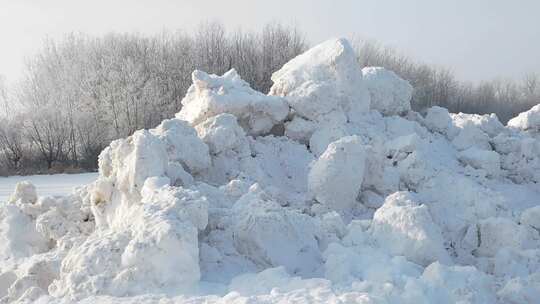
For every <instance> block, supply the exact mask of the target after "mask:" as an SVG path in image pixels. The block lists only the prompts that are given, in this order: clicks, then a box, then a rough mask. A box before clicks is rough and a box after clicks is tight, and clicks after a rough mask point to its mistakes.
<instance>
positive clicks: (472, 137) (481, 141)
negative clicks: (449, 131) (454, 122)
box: [452, 125, 491, 151]
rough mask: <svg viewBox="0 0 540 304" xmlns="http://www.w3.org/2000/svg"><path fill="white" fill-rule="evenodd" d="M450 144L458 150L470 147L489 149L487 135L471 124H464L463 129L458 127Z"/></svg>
mask: <svg viewBox="0 0 540 304" xmlns="http://www.w3.org/2000/svg"><path fill="white" fill-rule="evenodd" d="M452 144H453V145H454V147H456V149H458V150H460V151H462V150H466V149H469V148H471V147H478V148H480V149H483V150H491V145H490V143H489V136H488V135H487V134H486V133H485V132H484V131H482V130H481V129H480V128H478V127H476V126H473V125H466V126H465V127H464V128H463V129H460V130H459V133H458V134H457V136H456V137H455V138H454V139H453V140H452Z"/></svg>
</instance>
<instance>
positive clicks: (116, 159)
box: [99, 130, 178, 194]
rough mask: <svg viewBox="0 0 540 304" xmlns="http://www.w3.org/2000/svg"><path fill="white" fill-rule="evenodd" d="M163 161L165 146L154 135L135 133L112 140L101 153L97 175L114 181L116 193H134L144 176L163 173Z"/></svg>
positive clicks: (141, 132) (164, 161) (142, 132)
mask: <svg viewBox="0 0 540 304" xmlns="http://www.w3.org/2000/svg"><path fill="white" fill-rule="evenodd" d="M165 136H166V135H165ZM173 143H174V142H173ZM176 143H178V142H176ZM173 153H174V154H176V152H173ZM167 159H168V157H167V151H166V148H165V145H164V144H163V142H162V141H161V140H160V139H159V138H158V137H157V136H155V135H153V134H152V133H150V132H149V131H146V130H140V131H136V132H135V133H133V135H132V136H130V137H128V138H127V139H118V140H115V141H113V142H112V143H111V144H110V145H109V146H108V147H107V148H105V150H103V152H101V154H100V155H99V167H100V176H101V178H108V179H112V180H114V182H115V184H116V188H117V189H119V190H120V191H122V192H125V193H131V194H135V193H138V192H139V191H140V189H141V188H142V186H143V184H144V181H145V180H146V179H147V178H148V177H151V176H163V175H164V174H165V172H166V170H167V167H168V161H167Z"/></svg>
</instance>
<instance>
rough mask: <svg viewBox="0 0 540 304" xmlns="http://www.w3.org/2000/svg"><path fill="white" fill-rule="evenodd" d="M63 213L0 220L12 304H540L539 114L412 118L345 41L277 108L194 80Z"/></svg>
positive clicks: (13, 203)
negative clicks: (178, 103) (168, 115)
mask: <svg viewBox="0 0 540 304" xmlns="http://www.w3.org/2000/svg"><path fill="white" fill-rule="evenodd" d="M192 80H193V85H192V86H191V87H190V89H189V91H188V92H187V94H186V96H185V98H184V99H183V100H182V104H183V108H182V110H181V111H180V113H178V114H177V116H176V118H172V119H168V120H165V121H163V122H162V123H161V124H160V125H159V126H157V127H156V128H154V129H151V130H139V131H136V132H135V133H134V134H133V135H131V136H130V137H128V138H125V139H119V140H116V141H114V142H112V143H111V144H110V145H109V147H107V148H106V149H105V150H103V152H102V153H101V154H100V156H99V176H98V177H97V179H96V180H95V181H94V182H93V183H91V184H89V185H86V186H84V187H81V188H78V189H76V190H75V191H74V192H73V193H72V194H71V195H68V196H56V197H50V196H38V193H39V191H40V189H35V187H34V186H33V185H32V184H31V183H20V184H18V185H17V187H16V189H15V191H14V194H13V195H12V196H11V198H10V199H9V201H8V202H6V203H5V204H3V205H2V206H0V240H1V242H0V254H1V256H0V297H2V302H3V303H10V302H33V301H38V303H70V302H74V301H79V302H81V303H96V302H99V303H162V302H170V303H248V302H249V303H258V302H263V303H289V302H295V303H329V302H331V303H405V304H407V303H411V304H412V303H435V302H436V303H439V302H440V303H536V302H537V299H538V297H539V294H540V284H539V282H540V279H539V278H540V277H539V276H538V271H540V235H539V233H538V231H539V230H540V220H539V216H540V209H539V203H538V202H539V197H540V188H538V186H537V185H538V182H540V142H539V137H538V136H537V131H538V130H536V129H537V128H538V126H537V125H538V122H537V119H536V116H537V112H538V107H534V108H533V109H531V110H530V111H528V112H525V113H522V114H520V115H519V116H518V117H517V118H515V119H513V120H511V121H510V123H509V124H508V126H506V127H505V126H503V125H502V124H501V123H500V122H499V121H498V119H497V117H496V116H495V115H472V114H464V113H459V114H452V113H449V112H448V111H447V110H446V109H444V108H440V107H433V108H430V109H428V110H427V114H426V116H425V117H422V115H420V114H419V113H416V112H414V111H411V109H410V98H411V93H412V87H411V86H410V85H409V84H408V83H407V82H406V81H404V80H403V79H400V78H399V77H398V76H396V75H395V74H394V73H393V72H391V71H387V70H384V69H382V68H371V67H367V68H364V69H363V70H362V69H361V67H360V66H359V65H358V63H357V61H356V56H355V54H354V52H353V50H352V48H351V47H350V45H349V43H348V42H347V41H346V40H344V39H337V40H330V41H327V42H324V43H322V44H320V45H318V46H316V47H314V48H313V49H311V50H309V51H307V52H306V53H305V54H302V55H300V56H298V57H297V58H295V59H293V60H291V61H290V62H289V63H287V64H286V65H285V66H283V67H282V68H281V69H280V70H279V71H277V72H276V73H274V75H273V76H272V80H273V81H274V85H273V87H272V89H271V92H270V94H269V95H265V94H263V93H260V92H257V91H255V90H253V89H251V88H250V87H249V85H248V84H247V83H246V82H245V81H243V80H242V79H241V78H240V76H239V75H238V74H237V73H236V72H235V71H234V70H231V71H229V72H227V73H225V74H224V75H222V76H217V75H209V74H206V73H204V72H202V71H195V72H194V73H193V75H192Z"/></svg>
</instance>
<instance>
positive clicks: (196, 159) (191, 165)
mask: <svg viewBox="0 0 540 304" xmlns="http://www.w3.org/2000/svg"><path fill="white" fill-rule="evenodd" d="M150 132H151V133H152V134H153V135H155V136H157V137H158V138H159V139H160V140H161V141H163V142H164V143H165V145H166V150H167V154H168V159H169V161H176V162H180V163H181V164H182V165H183V166H184V167H185V168H186V170H189V171H190V172H193V173H196V172H200V171H202V170H204V169H206V168H208V167H209V166H210V155H209V154H208V146H207V145H206V144H205V143H204V142H203V141H202V140H201V139H200V138H199V137H198V135H197V132H196V131H195V129H193V127H191V126H190V125H189V124H188V123H187V122H185V121H183V120H180V119H167V120H164V121H163V122H162V123H161V124H160V125H159V126H157V127H156V128H155V129H152V130H150Z"/></svg>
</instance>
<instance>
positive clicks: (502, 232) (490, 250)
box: [477, 217, 526, 257]
mask: <svg viewBox="0 0 540 304" xmlns="http://www.w3.org/2000/svg"><path fill="white" fill-rule="evenodd" d="M478 238H479V243H480V244H479V247H478V250H477V253H478V255H480V256H486V257H493V256H495V255H496V254H497V252H498V251H499V250H500V249H501V248H504V247H510V248H521V246H522V244H523V242H524V241H525V240H526V232H525V230H524V228H523V226H520V225H518V224H516V223H515V222H514V221H512V220H510V219H508V218H502V217H490V218H487V219H484V220H481V221H480V222H479V223H478Z"/></svg>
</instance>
